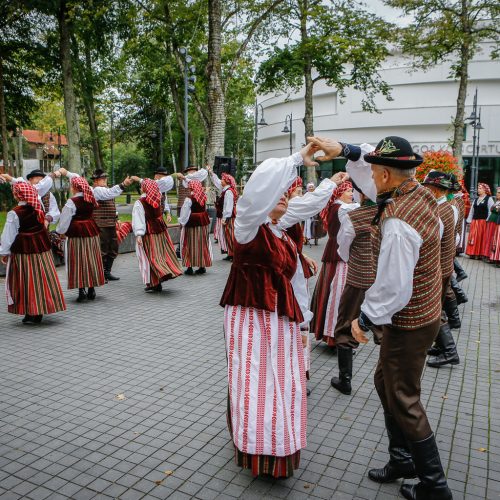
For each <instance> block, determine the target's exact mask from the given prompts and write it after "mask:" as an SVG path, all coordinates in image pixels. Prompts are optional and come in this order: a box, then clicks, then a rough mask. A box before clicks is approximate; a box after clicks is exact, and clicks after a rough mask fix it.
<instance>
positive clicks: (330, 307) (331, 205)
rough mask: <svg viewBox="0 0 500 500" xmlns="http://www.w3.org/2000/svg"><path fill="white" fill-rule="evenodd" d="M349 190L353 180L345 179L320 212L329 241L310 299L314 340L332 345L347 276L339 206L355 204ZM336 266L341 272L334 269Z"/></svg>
mask: <svg viewBox="0 0 500 500" xmlns="http://www.w3.org/2000/svg"><path fill="white" fill-rule="evenodd" d="M352 194H353V192H352V184H351V183H350V182H349V181H344V182H343V183H342V184H340V185H339V186H338V187H337V189H335V191H334V192H333V194H332V197H331V198H330V201H329V202H328V205H327V206H326V208H325V209H323V211H322V212H321V214H320V217H321V219H322V220H323V224H324V226H325V229H327V231H328V242H327V243H326V246H325V250H324V252H323V257H322V258H321V261H322V262H323V264H322V266H321V271H320V273H319V277H318V281H317V282H316V286H315V288H314V292H313V297H312V301H311V310H312V312H313V314H314V317H313V319H312V321H311V326H310V330H311V332H313V333H314V334H315V336H316V340H324V341H325V342H326V343H327V345H329V346H330V347H334V346H335V339H334V331H335V324H336V321H337V313H338V305H339V302H340V297H341V295H342V290H343V288H344V285H345V280H346V277H347V265H346V263H345V262H344V261H343V260H342V259H341V258H340V256H339V254H338V244H337V234H338V232H339V230H340V219H339V210H349V209H353V208H356V207H357V206H358V205H357V204H353V203H352ZM339 267H340V270H341V272H337V271H338V269H337V268H339Z"/></svg>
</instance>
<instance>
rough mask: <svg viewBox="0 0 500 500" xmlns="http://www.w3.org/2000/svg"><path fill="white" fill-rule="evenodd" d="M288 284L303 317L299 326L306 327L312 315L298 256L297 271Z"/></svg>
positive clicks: (305, 281)
mask: <svg viewBox="0 0 500 500" xmlns="http://www.w3.org/2000/svg"><path fill="white" fill-rule="evenodd" d="M290 284H291V285H292V289H293V294H294V295H295V298H296V299H297V304H299V307H300V310H301V312H302V316H304V321H303V322H302V323H301V324H300V326H307V325H308V324H309V322H310V321H311V319H312V318H313V316H314V314H313V312H312V311H311V310H310V309H309V291H308V289H307V280H306V277H305V276H304V270H303V269H302V263H301V262H300V259H299V256H298V255H297V269H296V271H295V274H294V275H293V277H292V279H291V281H290Z"/></svg>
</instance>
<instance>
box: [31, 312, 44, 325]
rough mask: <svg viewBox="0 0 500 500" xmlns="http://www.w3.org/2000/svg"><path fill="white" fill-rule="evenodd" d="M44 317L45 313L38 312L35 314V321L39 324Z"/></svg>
mask: <svg viewBox="0 0 500 500" xmlns="http://www.w3.org/2000/svg"><path fill="white" fill-rule="evenodd" d="M42 318H43V314H37V315H36V316H33V322H34V323H36V324H37V325H38V324H40V323H41V322H42Z"/></svg>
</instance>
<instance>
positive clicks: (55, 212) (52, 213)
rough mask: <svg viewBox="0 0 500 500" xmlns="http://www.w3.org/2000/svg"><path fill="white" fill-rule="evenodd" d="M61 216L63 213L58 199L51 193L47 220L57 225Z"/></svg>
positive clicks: (46, 215)
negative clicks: (58, 204)
mask: <svg viewBox="0 0 500 500" xmlns="http://www.w3.org/2000/svg"><path fill="white" fill-rule="evenodd" d="M60 216H61V211H60V210H59V207H58V206H57V200H56V197H55V196H54V195H53V194H52V193H50V196H49V211H48V212H47V213H46V214H45V218H46V219H47V220H49V221H50V222H52V224H57V221H58V220H59V217H60Z"/></svg>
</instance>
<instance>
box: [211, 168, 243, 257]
mask: <svg viewBox="0 0 500 500" xmlns="http://www.w3.org/2000/svg"><path fill="white" fill-rule="evenodd" d="M210 177H211V179H212V182H213V184H214V186H215V188H216V189H217V192H218V196H217V198H216V200H215V210H216V217H217V221H216V223H215V231H214V233H215V234H214V237H215V238H216V239H217V240H218V242H219V243H220V248H221V253H222V254H225V253H227V257H226V259H225V260H232V259H233V248H234V219H235V217H236V202H237V201H238V191H237V190H236V180H235V179H234V177H233V176H232V175H229V174H227V173H225V172H224V173H223V174H222V181H224V184H225V185H224V186H223V185H222V182H221V180H220V179H219V177H218V176H217V174H215V173H214V172H211V174H210Z"/></svg>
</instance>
